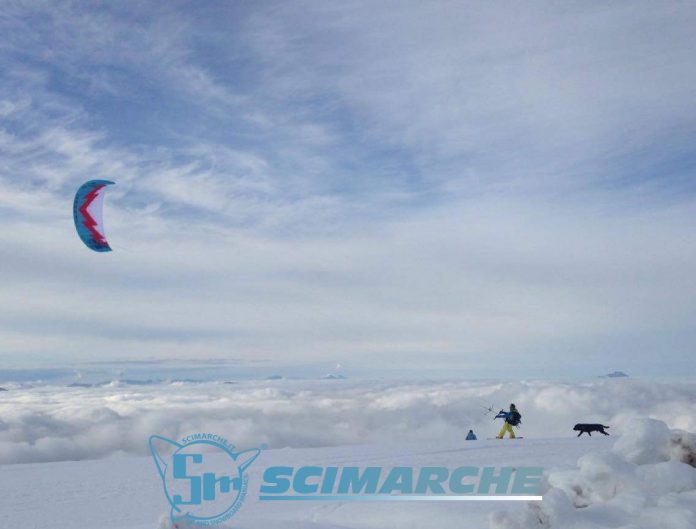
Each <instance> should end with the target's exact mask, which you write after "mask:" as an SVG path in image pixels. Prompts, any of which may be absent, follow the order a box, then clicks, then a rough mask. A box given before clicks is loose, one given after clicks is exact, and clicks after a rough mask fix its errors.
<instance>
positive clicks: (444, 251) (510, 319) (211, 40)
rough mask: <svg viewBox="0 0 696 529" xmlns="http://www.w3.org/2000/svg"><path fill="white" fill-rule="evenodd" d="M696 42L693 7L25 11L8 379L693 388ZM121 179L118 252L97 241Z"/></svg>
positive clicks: (62, 7)
mask: <svg viewBox="0 0 696 529" xmlns="http://www.w3.org/2000/svg"><path fill="white" fill-rule="evenodd" d="M695 25H696V6H694V5H693V4H692V3H689V2H676V1H674V2H672V1H670V2H659V3H655V2H641V1H630V2H629V1H618V2H611V3H606V2H593V1H589V2H588V1H582V2H563V3H556V2H538V3H535V4H525V5H521V4H519V3H514V2H495V3H489V2H427V3H424V2H389V1H385V2H379V3H375V2H353V1H346V2H340V3H339V2H306V3H305V2H293V3H287V2H267V1H262V2H215V1H212V2H205V3H198V2H182V1H172V2H166V3H164V2H116V3H114V2H96V3H89V4H87V3H84V2H49V3H47V4H46V3H42V4H40V5H39V4H37V3H35V2H22V1H11V2H9V3H6V4H5V5H4V6H3V9H2V13H0V35H1V37H0V223H2V226H3V229H2V230H0V368H3V369H12V368H18V367H30V368H35V369H46V368H59V367H60V368H68V369H72V367H74V366H79V365H82V364H84V363H87V362H113V363H115V364H117V363H119V362H126V363H127V362H132V361H146V362H155V363H156V362H163V361H170V360H173V361H177V362H183V363H184V364H186V365H190V364H194V365H195V364H197V363H205V362H211V361H219V362H221V363H225V364H231V365H234V366H239V367H240V369H241V368H244V367H246V368H252V367H253V366H258V365H263V366H268V370H269V372H273V373H275V372H283V373H285V372H288V373H301V372H303V370H304V369H319V370H321V371H329V370H336V369H337V365H340V366H341V367H340V370H342V371H344V372H345V373H348V374H349V375H350V374H363V375H378V374H379V375H380V376H383V375H385V376H386V375H389V374H397V373H398V374H408V373H411V374H416V375H419V376H420V375H424V376H431V375H432V376H441V375H446V376H455V377H464V376H509V377H515V376H518V375H519V376H547V375H548V376H571V375H578V374H583V375H591V374H602V373H605V372H607V371H610V370H613V369H622V370H624V371H627V372H629V373H630V374H636V375H643V376H649V375H659V376H683V375H686V374H689V373H693V372H694V368H696V355H694V352H695V349H696V326H694V321H696V279H695V278H694V270H696V149H695V148H694V141H693V140H694V137H695V135H696V97H695V96H696V88H695V87H696V62H694V60H693V57H694V55H695V54H696V34H695V33H694V32H693V27H694V26H695ZM95 178H97V179H109V180H113V181H115V182H116V185H115V186H112V187H110V188H109V189H108V191H107V197H106V202H105V213H104V221H105V225H106V233H107V237H108V239H109V242H110V244H111V246H112V247H113V249H114V251H113V252H112V253H109V254H97V253H93V252H90V251H89V250H88V249H87V248H85V247H84V246H83V245H82V243H81V242H80V241H79V239H78V238H77V236H76V234H75V230H74V226H73V220H72V200H73V196H74V194H75V191H76V189H77V188H78V187H79V185H80V184H81V183H82V182H84V181H86V180H89V179H95ZM264 369H265V367H264Z"/></svg>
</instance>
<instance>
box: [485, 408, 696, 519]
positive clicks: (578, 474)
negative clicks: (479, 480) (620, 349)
mask: <svg viewBox="0 0 696 529" xmlns="http://www.w3.org/2000/svg"><path fill="white" fill-rule="evenodd" d="M626 432H627V433H625V434H624V435H623V436H622V437H620V438H619V439H618V441H616V443H615V444H614V446H613V448H612V450H611V451H606V452H600V453H591V454H587V455H585V456H583V457H581V458H580V459H579V460H578V465H577V468H576V469H573V470H567V471H552V472H551V473H549V474H548V475H547V476H545V480H544V485H543V486H542V487H543V489H542V490H543V495H544V500H543V501H542V502H533V503H529V504H528V505H527V507H526V508H525V509H524V510H523V511H522V512H520V511H516V512H507V511H505V512H497V513H495V514H493V515H492V516H491V519H490V527H491V529H529V528H536V529H541V528H544V529H546V528H549V529H550V528H554V529H555V528H559V529H561V528H562V529H594V528H610V527H616V528H622V529H654V528H656V527H660V529H693V528H694V527H696V435H694V434H691V433H689V432H684V431H681V430H670V429H669V428H668V427H667V425H666V424H665V423H664V422H662V421H657V420H654V419H634V420H632V421H631V422H630V423H629V427H628V428H627V429H626Z"/></svg>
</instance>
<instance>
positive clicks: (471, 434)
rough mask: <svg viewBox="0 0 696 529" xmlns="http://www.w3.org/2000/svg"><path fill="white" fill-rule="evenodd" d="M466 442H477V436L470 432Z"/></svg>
mask: <svg viewBox="0 0 696 529" xmlns="http://www.w3.org/2000/svg"><path fill="white" fill-rule="evenodd" d="M466 440H467V441H476V434H475V433H474V432H473V431H471V430H470V431H469V433H468V434H466Z"/></svg>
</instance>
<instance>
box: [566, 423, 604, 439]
mask: <svg viewBox="0 0 696 529" xmlns="http://www.w3.org/2000/svg"><path fill="white" fill-rule="evenodd" d="M604 428H609V427H608V426H604V425H602V424H576V425H575V426H573V430H575V431H576V432H577V431H579V432H580V433H579V434H578V437H580V436H581V435H582V434H583V433H585V432H587V435H589V436H590V437H592V433H591V432H599V433H603V434H604V435H609V434H608V433H607V432H605V431H604Z"/></svg>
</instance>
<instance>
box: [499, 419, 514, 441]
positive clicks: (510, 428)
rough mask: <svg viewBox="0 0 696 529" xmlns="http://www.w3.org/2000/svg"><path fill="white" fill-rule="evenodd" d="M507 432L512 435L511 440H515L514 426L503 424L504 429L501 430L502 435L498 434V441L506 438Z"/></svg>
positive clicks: (507, 423)
mask: <svg viewBox="0 0 696 529" xmlns="http://www.w3.org/2000/svg"><path fill="white" fill-rule="evenodd" d="M505 432H509V433H510V439H514V438H515V431H514V430H513V429H512V424H510V423H509V422H506V423H503V427H502V428H501V429H500V433H498V439H502V438H503V437H505Z"/></svg>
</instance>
